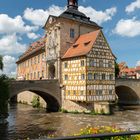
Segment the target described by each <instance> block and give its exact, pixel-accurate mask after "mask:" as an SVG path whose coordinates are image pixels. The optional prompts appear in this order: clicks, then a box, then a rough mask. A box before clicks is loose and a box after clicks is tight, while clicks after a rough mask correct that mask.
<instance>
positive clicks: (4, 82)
mask: <svg viewBox="0 0 140 140" xmlns="http://www.w3.org/2000/svg"><path fill="white" fill-rule="evenodd" d="M8 98H9V78H8V77H7V76H6V75H4V74H2V75H0V118H6V117H7V116H8Z"/></svg>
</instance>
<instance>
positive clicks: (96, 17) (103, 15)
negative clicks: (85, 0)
mask: <svg viewBox="0 0 140 140" xmlns="http://www.w3.org/2000/svg"><path fill="white" fill-rule="evenodd" d="M79 11H81V12H83V13H85V14H86V15H87V16H88V17H90V18H91V20H92V21H95V22H97V23H98V24H102V23H103V22H106V21H109V20H111V19H112V17H113V16H114V15H115V13H116V12H117V8H116V7H112V8H109V9H106V10H105V11H96V10H95V9H94V8H92V7H83V6H79Z"/></svg>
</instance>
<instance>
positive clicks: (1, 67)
mask: <svg viewBox="0 0 140 140" xmlns="http://www.w3.org/2000/svg"><path fill="white" fill-rule="evenodd" d="M0 70H3V58H2V56H1V55H0Z"/></svg>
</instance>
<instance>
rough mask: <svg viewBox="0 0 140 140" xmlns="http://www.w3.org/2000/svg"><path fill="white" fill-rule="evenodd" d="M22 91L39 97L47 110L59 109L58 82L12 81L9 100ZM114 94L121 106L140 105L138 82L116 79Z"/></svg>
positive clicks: (139, 83) (139, 81)
mask: <svg viewBox="0 0 140 140" xmlns="http://www.w3.org/2000/svg"><path fill="white" fill-rule="evenodd" d="M23 91H31V92H34V93H36V94H38V95H39V96H41V97H42V98H43V99H44V100H45V101H46V103H47V110H50V111H58V110H59V108H61V105H62V103H61V94H60V93H61V91H60V84H59V81H58V80H37V81H30V80H29V81H12V82H11V84H10V98H12V97H14V96H16V95H17V94H18V93H20V92H23ZM116 94H117V95H118V99H119V100H118V102H119V103H121V104H132V105H134V104H140V80H137V79H116Z"/></svg>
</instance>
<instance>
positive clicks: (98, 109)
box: [94, 102, 110, 114]
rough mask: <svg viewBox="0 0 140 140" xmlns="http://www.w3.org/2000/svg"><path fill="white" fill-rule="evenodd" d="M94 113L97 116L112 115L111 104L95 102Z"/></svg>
mask: <svg viewBox="0 0 140 140" xmlns="http://www.w3.org/2000/svg"><path fill="white" fill-rule="evenodd" d="M94 111H95V113H97V114H98V113H99V114H110V104H109V102H94Z"/></svg>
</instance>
